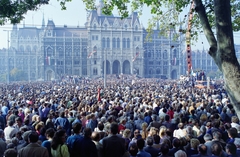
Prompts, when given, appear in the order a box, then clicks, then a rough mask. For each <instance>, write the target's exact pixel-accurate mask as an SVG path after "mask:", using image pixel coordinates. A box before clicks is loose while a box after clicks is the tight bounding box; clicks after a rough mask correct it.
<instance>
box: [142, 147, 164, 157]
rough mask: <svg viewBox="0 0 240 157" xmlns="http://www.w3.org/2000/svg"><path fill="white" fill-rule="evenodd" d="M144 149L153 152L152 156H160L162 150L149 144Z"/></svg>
mask: <svg viewBox="0 0 240 157" xmlns="http://www.w3.org/2000/svg"><path fill="white" fill-rule="evenodd" d="M143 150H144V151H145V152H148V153H149V154H151V156H152V157H158V156H159V152H160V150H158V149H156V148H153V147H152V146H147V147H145V148H144V149H143Z"/></svg>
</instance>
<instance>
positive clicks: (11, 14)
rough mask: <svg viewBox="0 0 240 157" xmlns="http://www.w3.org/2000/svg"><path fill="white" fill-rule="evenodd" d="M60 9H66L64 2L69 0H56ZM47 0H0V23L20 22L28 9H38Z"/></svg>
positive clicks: (46, 2) (47, 0)
mask: <svg viewBox="0 0 240 157" xmlns="http://www.w3.org/2000/svg"><path fill="white" fill-rule="evenodd" d="M58 1H59V2H60V5H61V7H62V10H66V6H65V4H66V2H70V1H71V0H58ZM48 2H49V0H0V25H4V24H5V23H6V22H9V21H10V22H11V23H12V24H16V23H20V21H21V20H23V19H24V15H25V14H26V13H27V12H28V11H29V10H31V11H34V10H38V9H39V8H40V7H41V6H42V5H44V4H48Z"/></svg>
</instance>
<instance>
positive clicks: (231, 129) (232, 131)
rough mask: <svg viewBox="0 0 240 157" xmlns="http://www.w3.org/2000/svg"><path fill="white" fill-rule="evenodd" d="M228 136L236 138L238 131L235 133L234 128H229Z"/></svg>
mask: <svg viewBox="0 0 240 157" xmlns="http://www.w3.org/2000/svg"><path fill="white" fill-rule="evenodd" d="M228 136H229V137H230V138H235V137H238V131H237V129H236V128H230V129H229V130H228Z"/></svg>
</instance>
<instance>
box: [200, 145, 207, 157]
mask: <svg viewBox="0 0 240 157" xmlns="http://www.w3.org/2000/svg"><path fill="white" fill-rule="evenodd" d="M198 152H199V153H200V154H202V155H206V153H207V146H206V145H204V144H200V145H199V146H198Z"/></svg>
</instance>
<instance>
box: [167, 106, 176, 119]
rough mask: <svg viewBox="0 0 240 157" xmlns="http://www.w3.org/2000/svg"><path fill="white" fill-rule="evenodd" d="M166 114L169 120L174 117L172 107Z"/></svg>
mask: <svg viewBox="0 0 240 157" xmlns="http://www.w3.org/2000/svg"><path fill="white" fill-rule="evenodd" d="M167 114H168V115H169V117H170V119H173V115H174V111H173V107H169V110H168V112H167Z"/></svg>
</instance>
